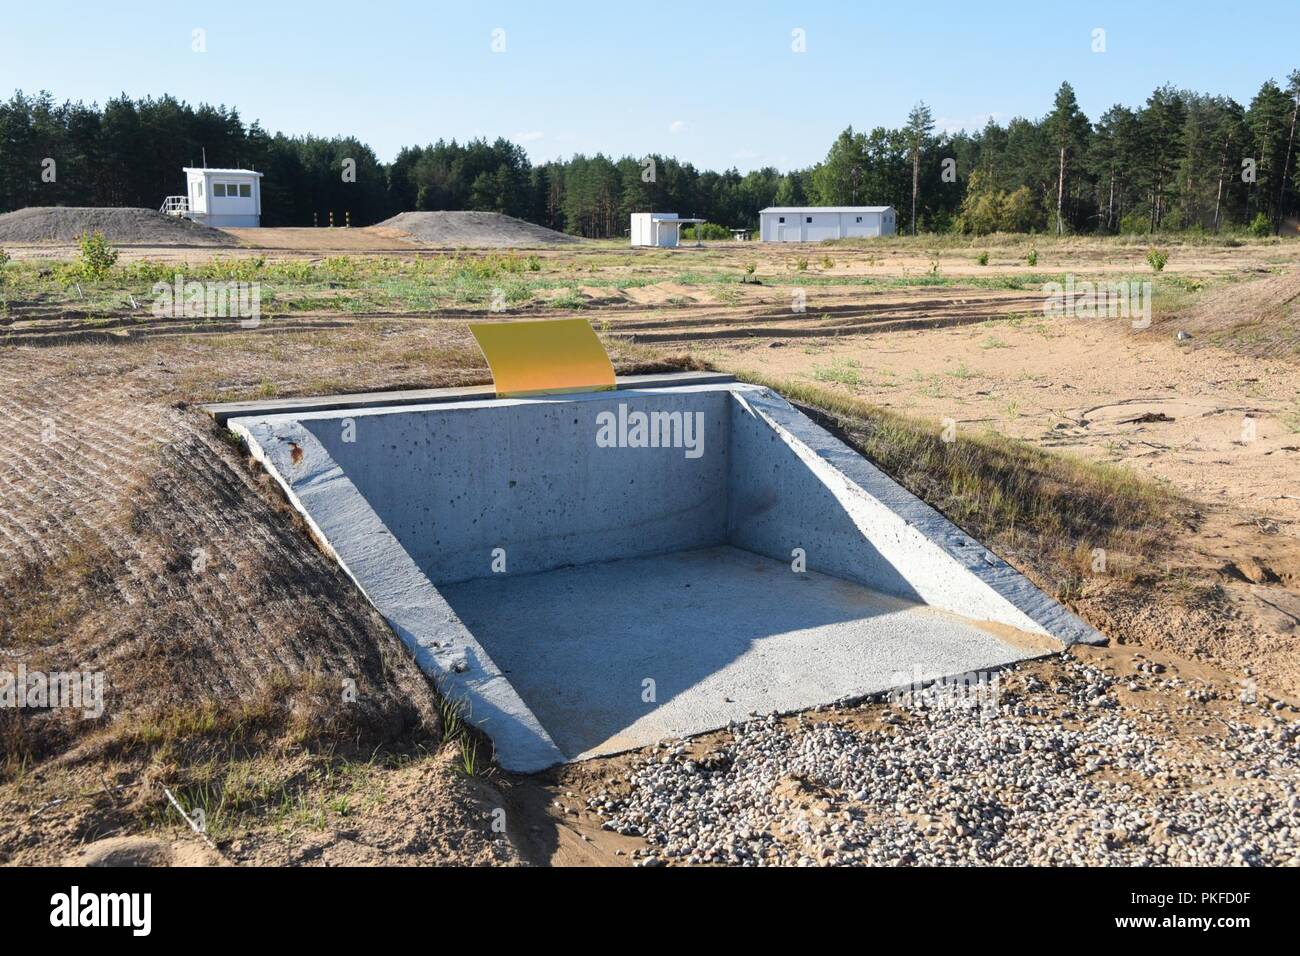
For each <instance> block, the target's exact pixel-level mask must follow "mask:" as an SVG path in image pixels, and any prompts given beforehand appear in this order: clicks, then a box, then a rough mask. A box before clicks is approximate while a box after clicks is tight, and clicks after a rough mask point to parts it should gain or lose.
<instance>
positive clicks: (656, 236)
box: [632, 212, 704, 249]
mask: <svg viewBox="0 0 1300 956" xmlns="http://www.w3.org/2000/svg"><path fill="white" fill-rule="evenodd" d="M703 222H704V220H703V219H682V218H680V217H679V216H678V215H677V213H675V212H634V213H632V245H634V246H659V247H660V248H663V249H673V248H675V247H676V246H677V244H678V243H679V242H681V241H682V226H689V225H691V224H695V225H700V224H702V223H703Z"/></svg>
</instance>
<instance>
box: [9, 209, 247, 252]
mask: <svg viewBox="0 0 1300 956" xmlns="http://www.w3.org/2000/svg"><path fill="white" fill-rule="evenodd" d="M95 232H102V233H103V234H104V238H105V239H107V240H108V241H109V242H111V243H119V244H132V245H138V244H146V245H163V246H168V245H175V246H235V245H238V244H239V243H238V240H236V239H235V237H234V236H232V235H230V234H228V233H225V232H222V231H221V230H220V229H213V228H212V227H211V226H203V225H200V224H199V223H197V222H191V221H190V220H188V219H180V218H178V217H176V216H164V215H163V214H162V213H160V212H158V211H156V210H153V209H140V208H135V207H123V208H117V209H112V208H102V209H101V208H95V207H90V206H29V207H28V208H26V209H19V210H18V211H17V212H10V213H5V214H4V215H0V245H3V244H4V243H7V242H9V243H27V242H76V241H77V240H78V239H80V238H81V236H82V235H83V234H85V233H95Z"/></svg>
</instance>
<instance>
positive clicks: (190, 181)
mask: <svg viewBox="0 0 1300 956" xmlns="http://www.w3.org/2000/svg"><path fill="white" fill-rule="evenodd" d="M185 181H186V190H185V192H186V194H185V195H184V196H168V197H167V199H166V200H165V201H164V202H163V205H162V210H161V211H162V212H165V213H170V214H171V215H173V216H184V217H185V218H186V219H193V220H194V221H195V222H201V223H203V224H204V225H205V226H215V227H216V228H218V229H220V228H223V227H233V228H256V227H258V226H260V225H261V224H262V174H261V173H258V172H254V171H253V170H251V169H206V168H193V167H190V166H186V167H185Z"/></svg>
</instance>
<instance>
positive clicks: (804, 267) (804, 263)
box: [794, 259, 808, 272]
mask: <svg viewBox="0 0 1300 956" xmlns="http://www.w3.org/2000/svg"><path fill="white" fill-rule="evenodd" d="M794 267H795V268H796V269H798V270H799V271H800V272H807V271H808V260H807V259H799V260H798V261H796V262H795V264H794Z"/></svg>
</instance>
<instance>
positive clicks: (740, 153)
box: [731, 149, 763, 159]
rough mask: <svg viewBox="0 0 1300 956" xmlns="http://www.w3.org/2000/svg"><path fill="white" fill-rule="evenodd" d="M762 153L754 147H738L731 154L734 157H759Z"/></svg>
mask: <svg viewBox="0 0 1300 956" xmlns="http://www.w3.org/2000/svg"><path fill="white" fill-rule="evenodd" d="M761 155H763V154H762V153H760V152H758V151H756V150H752V149H738V150H736V151H735V152H734V153H732V154H731V158H732V159H758V157H759V156H761Z"/></svg>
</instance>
